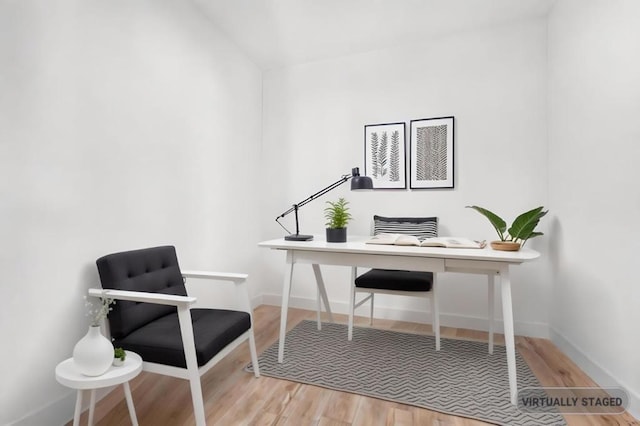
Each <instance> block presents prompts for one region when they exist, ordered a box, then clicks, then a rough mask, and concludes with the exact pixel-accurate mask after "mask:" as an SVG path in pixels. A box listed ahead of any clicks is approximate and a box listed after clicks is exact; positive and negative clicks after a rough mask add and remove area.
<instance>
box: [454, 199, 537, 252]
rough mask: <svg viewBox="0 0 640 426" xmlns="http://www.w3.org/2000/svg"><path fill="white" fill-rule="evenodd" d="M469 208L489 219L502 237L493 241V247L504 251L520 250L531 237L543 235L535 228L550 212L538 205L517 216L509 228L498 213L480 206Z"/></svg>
mask: <svg viewBox="0 0 640 426" xmlns="http://www.w3.org/2000/svg"><path fill="white" fill-rule="evenodd" d="M467 208H470V209H474V210H475V211H477V212H478V213H480V214H481V215H483V216H484V217H486V218H487V219H489V222H491V225H493V227H494V228H495V230H496V232H497V233H498V237H500V240H499V241H492V242H491V248H493V249H494V250H504V251H518V250H520V247H523V246H524V244H525V243H526V242H527V240H528V239H529V238H533V237H538V236H540V235H543V233H542V232H536V231H535V229H536V226H538V223H539V222H540V219H541V218H542V217H543V216H544V215H546V214H547V213H548V212H549V210H544V211H543V210H542V209H543V208H544V207H543V206H540V207H536V208H535V209H532V210H529V211H527V212H524V213H522V214H521V215H520V216H518V217H516V219H515V220H514V221H513V223H512V224H511V227H510V228H509V229H507V222H505V221H504V219H502V218H501V217H500V216H498V215H497V214H495V213H493V212H491V211H489V210H487V209H485V208H482V207H478V206H467Z"/></svg>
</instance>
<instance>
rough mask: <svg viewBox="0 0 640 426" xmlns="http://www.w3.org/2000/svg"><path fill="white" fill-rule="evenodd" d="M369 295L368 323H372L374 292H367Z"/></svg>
mask: <svg viewBox="0 0 640 426" xmlns="http://www.w3.org/2000/svg"><path fill="white" fill-rule="evenodd" d="M369 295H370V296H371V308H370V310H369V325H373V299H374V297H375V293H369Z"/></svg>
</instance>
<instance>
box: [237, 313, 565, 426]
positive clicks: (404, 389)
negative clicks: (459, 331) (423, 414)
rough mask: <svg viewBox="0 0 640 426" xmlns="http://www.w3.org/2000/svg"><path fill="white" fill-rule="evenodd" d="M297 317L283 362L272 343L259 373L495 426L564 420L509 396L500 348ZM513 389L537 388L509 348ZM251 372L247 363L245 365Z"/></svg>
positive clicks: (261, 361) (555, 423)
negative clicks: (513, 364) (513, 362)
mask: <svg viewBox="0 0 640 426" xmlns="http://www.w3.org/2000/svg"><path fill="white" fill-rule="evenodd" d="M440 344H441V348H440V351H436V350H435V339H434V337H433V336H425V335H420V334H410V333H400V332H396V331H388V330H377V329H374V328H365V327H354V329H353V340H352V341H351V342H349V341H348V340H347V326H346V325H342V324H333V323H322V330H320V331H319V330H318V329H317V326H316V323H315V322H314V321H302V322H301V323H300V324H298V325H297V326H296V327H295V328H294V329H293V330H291V331H290V332H288V333H287V338H286V346H285V352H284V362H283V363H282V364H279V363H278V342H276V343H274V344H273V345H272V346H271V347H270V348H269V349H267V350H266V351H265V352H264V353H262V355H260V357H259V359H258V362H259V363H260V372H261V373H262V374H263V375H265V376H270V377H275V378H280V379H286V380H290V381H294V382H300V383H305V384H310V385H315V386H321V387H325V388H329V389H334V390H340V391H345V392H351V393H355V394H359V395H366V396H371V397H374V398H380V399H384V400H388V401H394V402H399V403H402V404H407V405H414V406H417V407H422V408H427V409H429V410H433V411H439V412H442V413H446V414H452V415H456V416H461V417H469V418H473V419H477V420H482V421H485V422H489V423H494V424H499V425H509V426H512V425H565V424H566V423H565V421H564V419H563V417H562V416H561V415H559V414H554V413H551V414H548V413H546V414H545V413H523V412H521V411H520V410H518V408H517V407H515V406H513V405H511V403H510V402H509V380H508V377H507V357H506V354H505V348H504V346H497V345H494V350H493V354H489V352H488V350H487V344H486V343H481V342H471V341H466V340H453V339H441V340H440ZM516 368H517V372H518V388H523V387H536V386H540V384H539V382H538V380H537V379H536V377H535V376H534V375H533V373H532V372H531V370H530V369H529V367H528V366H527V364H526V363H525V361H524V360H523V359H522V357H521V356H520V354H519V353H517V352H516ZM246 369H247V370H248V371H252V366H251V364H249V365H248V366H247V368H246Z"/></svg>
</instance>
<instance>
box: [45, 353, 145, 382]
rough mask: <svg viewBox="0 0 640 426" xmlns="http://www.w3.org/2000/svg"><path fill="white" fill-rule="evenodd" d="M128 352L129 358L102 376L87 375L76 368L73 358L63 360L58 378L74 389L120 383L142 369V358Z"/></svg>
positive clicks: (57, 374)
mask: <svg viewBox="0 0 640 426" xmlns="http://www.w3.org/2000/svg"><path fill="white" fill-rule="evenodd" d="M126 352H127V358H126V359H125V360H124V364H123V365H121V366H120V367H114V366H113V365H112V366H111V367H109V370H107V372H106V373H104V374H102V375H100V376H85V375H84V374H82V373H80V372H78V370H76V367H75V364H74V363H73V358H68V359H65V360H64V361H62V362H61V363H60V364H58V366H57V367H56V380H57V381H58V382H59V383H60V384H62V385H64V386H67V387H69V388H73V389H98V388H106V387H108V386H114V385H119V384H121V383H124V382H128V381H129V380H131V379H133V378H134V377H136V376H137V375H138V374H140V371H142V358H141V357H140V355H138V354H137V353H135V352H130V351H126Z"/></svg>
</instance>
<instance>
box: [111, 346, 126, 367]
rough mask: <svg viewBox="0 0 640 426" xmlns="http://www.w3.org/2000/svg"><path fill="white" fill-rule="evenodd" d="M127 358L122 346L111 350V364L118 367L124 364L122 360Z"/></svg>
mask: <svg viewBox="0 0 640 426" xmlns="http://www.w3.org/2000/svg"><path fill="white" fill-rule="evenodd" d="M125 358H127V353H126V352H125V350H124V349H122V348H115V349H114V350H113V365H114V366H115V367H120V366H121V365H122V364H124V360H125Z"/></svg>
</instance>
